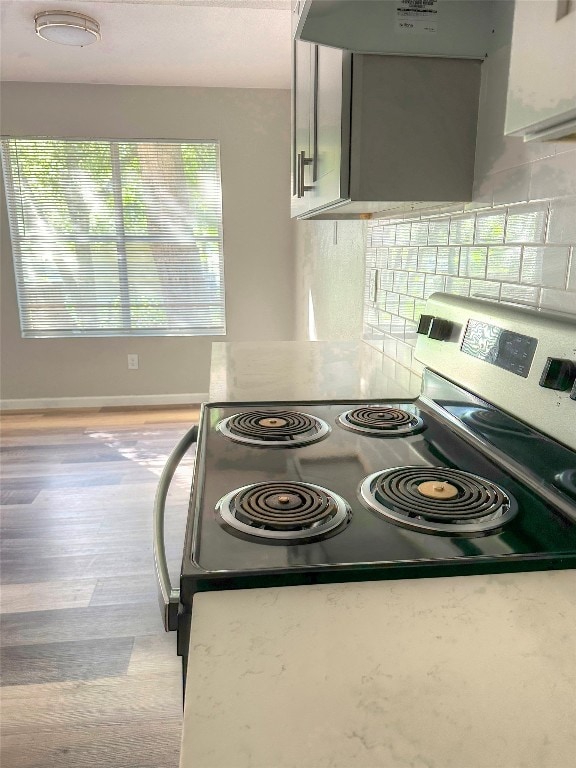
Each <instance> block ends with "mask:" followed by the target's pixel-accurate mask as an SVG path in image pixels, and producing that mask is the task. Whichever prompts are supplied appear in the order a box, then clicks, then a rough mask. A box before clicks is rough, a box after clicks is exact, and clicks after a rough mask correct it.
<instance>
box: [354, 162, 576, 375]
mask: <svg viewBox="0 0 576 768" xmlns="http://www.w3.org/2000/svg"><path fill="white" fill-rule="evenodd" d="M539 162H542V161H539ZM546 167H548V166H546ZM543 168H544V166H542V167H541V169H540V171H539V172H540V173H543V170H542V169H543ZM529 171H530V165H529V164H528V166H527V167H525V168H521V169H517V168H510V169H508V170H505V171H502V172H500V173H495V174H493V175H492V176H493V177H494V178H493V179H492V181H494V180H495V183H494V190H496V191H497V190H498V182H500V181H502V180H503V178H504V176H507V178H508V183H509V184H510V183H512V184H514V183H516V182H517V180H518V179H520V180H523V182H522V183H524V182H525V181H526V173H529ZM526 189H528V187H527V184H526ZM496 191H495V195H494V199H495V200H496V199H497V194H496ZM526 196H527V195H526ZM519 197H520V196H519V195H512V194H511V193H510V192H508V199H507V200H506V199H504V200H503V202H505V203H507V204H506V205H504V206H498V207H494V208H491V207H488V208H486V207H483V201H481V200H480V199H479V198H476V199H475V208H476V209H477V210H475V208H474V207H470V208H468V209H467V210H468V212H467V213H465V214H464V215H463V214H462V210H463V206H462V205H455V206H444V207H442V206H440V207H437V208H435V209H431V210H430V211H428V212H424V213H422V212H420V213H419V214H418V216H419V219H416V218H411V219H410V220H408V219H406V218H405V219H404V220H401V219H398V220H396V221H395V222H393V223H390V221H388V220H385V219H382V220H379V221H378V223H377V225H376V226H372V227H368V229H367V241H366V243H367V247H366V271H367V274H370V270H375V269H378V270H379V294H378V297H377V301H376V304H374V302H370V298H369V285H370V281H369V280H368V281H367V283H366V288H365V313H364V319H365V335H366V338H367V339H369V341H370V343H371V345H372V346H373V347H374V348H375V349H377V350H378V351H380V350H383V351H384V353H385V354H386V355H388V356H390V357H392V358H396V360H398V363H399V367H400V369H402V370H407V368H406V369H405V368H404V367H403V366H406V367H409V366H410V365H411V366H412V368H413V369H414V366H415V365H418V363H417V362H415V361H414V360H413V359H412V349H413V347H414V346H415V344H416V340H417V333H416V328H417V323H418V320H419V318H420V316H421V314H422V313H423V312H424V310H425V306H426V299H427V298H428V297H429V296H430V295H431V294H432V293H436V292H443V291H445V292H447V293H452V294H457V295H462V296H468V295H469V296H472V297H476V298H484V299H491V300H493V301H501V302H506V303H511V304H515V305H518V306H539V307H542V308H544V309H554V310H560V311H563V312H570V313H572V314H574V315H576V245H575V244H576V195H573V196H570V197H563V198H560V199H558V198H555V199H553V200H548V199H545V200H542V201H538V202H531V203H520V204H518V203H517V200H516V198H519ZM472 211H474V212H472ZM416 215H417V214H416V213H414V216H416Z"/></svg>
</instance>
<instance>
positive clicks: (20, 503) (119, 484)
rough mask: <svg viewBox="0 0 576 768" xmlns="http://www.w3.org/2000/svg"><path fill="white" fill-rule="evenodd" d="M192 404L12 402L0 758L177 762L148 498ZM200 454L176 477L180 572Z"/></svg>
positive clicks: (5, 431)
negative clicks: (49, 406)
mask: <svg viewBox="0 0 576 768" xmlns="http://www.w3.org/2000/svg"><path fill="white" fill-rule="evenodd" d="M197 420H198V409H197V408H196V407H194V406H192V407H188V408H158V409H152V408H150V409H117V408H102V409H90V410H78V411H38V412H25V413H14V412H12V413H5V414H3V415H2V416H1V417H0V426H1V428H2V445H1V455H0V466H1V497H0V502H1V507H0V532H1V541H0V556H1V560H0V564H1V567H0V612H1V617H0V640H1V650H0V663H1V667H0V669H1V682H2V687H1V688H0V704H1V711H0V729H1V730H0V737H1V738H0V765H1V766H2V768H4V766H5V767H6V768H88V766H90V768H96V767H97V768H177V766H178V756H179V747H180V729H181V716H182V711H181V696H182V692H181V677H180V660H179V659H178V657H177V655H176V636H175V633H170V634H166V633H165V632H164V630H163V627H162V623H161V618H160V611H159V608H158V603H157V597H156V584H155V579H154V567H153V559H152V517H151V515H152V504H153V498H154V493H155V490H156V485H157V482H158V477H159V475H160V472H161V471H162V467H163V466H164V463H165V461H166V459H167V457H168V454H169V453H170V451H171V450H172V448H173V447H174V446H175V445H176V443H177V442H178V440H179V439H180V437H181V436H182V435H183V434H184V432H185V431H186V430H187V429H188V428H189V427H190V426H191V425H192V424H193V423H195V422H196V421H197ZM192 462H193V458H192V456H191V455H188V456H187V457H186V458H185V460H184V462H183V464H182V465H181V467H180V469H179V470H178V472H177V473H176V476H175V478H174V480H173V483H172V489H171V492H170V496H169V501H168V505H167V510H166V543H167V551H168V555H169V558H170V570H171V573H172V578H173V579H174V580H175V581H176V583H177V577H178V572H179V567H180V558H181V554H182V543H183V540H184V528H185V524H186V515H187V506H188V498H189V493H190V482H191V472H192Z"/></svg>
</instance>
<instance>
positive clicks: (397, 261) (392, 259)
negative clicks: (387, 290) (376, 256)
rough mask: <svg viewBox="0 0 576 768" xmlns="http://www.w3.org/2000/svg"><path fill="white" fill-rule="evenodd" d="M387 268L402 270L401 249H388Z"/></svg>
mask: <svg viewBox="0 0 576 768" xmlns="http://www.w3.org/2000/svg"><path fill="white" fill-rule="evenodd" d="M388 268H389V269H402V248H396V247H395V248H389V249H388Z"/></svg>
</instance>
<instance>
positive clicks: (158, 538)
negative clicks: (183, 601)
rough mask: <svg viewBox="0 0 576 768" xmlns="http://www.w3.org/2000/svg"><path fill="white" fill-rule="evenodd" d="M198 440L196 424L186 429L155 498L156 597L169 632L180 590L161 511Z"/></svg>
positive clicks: (174, 624) (175, 622) (175, 625)
mask: <svg viewBox="0 0 576 768" xmlns="http://www.w3.org/2000/svg"><path fill="white" fill-rule="evenodd" d="M197 440H198V427H197V426H196V425H195V426H193V427H192V428H191V429H189V430H188V432H186V434H185V435H184V437H183V438H182V439H181V440H180V442H179V443H178V445H177V446H176V447H175V448H174V450H173V451H172V453H171V454H170V456H169V457H168V461H167V462H166V465H165V466H164V469H163V470H162V474H161V475H160V481H159V483H158V488H157V489H156V496H155V498H154V565H155V568H156V578H157V581H158V600H159V602H160V611H161V613H162V621H163V622H164V629H165V630H166V632H170V631H172V630H174V629H177V628H178V606H179V604H180V590H179V589H173V588H172V584H171V583H170V574H169V573H168V564H167V562H166V545H165V543H164V512H165V508H166V498H167V497H168V491H169V489H170V483H171V482H172V478H173V477H174V473H175V472H176V469H177V468H178V465H179V464H180V462H181V461H182V459H183V458H184V455H185V454H186V452H187V451H188V449H189V448H190V447H191V446H192V445H194V443H196V442H197Z"/></svg>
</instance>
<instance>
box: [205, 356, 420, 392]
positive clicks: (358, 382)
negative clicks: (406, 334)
mask: <svg viewBox="0 0 576 768" xmlns="http://www.w3.org/2000/svg"><path fill="white" fill-rule="evenodd" d="M421 383H422V382H421V378H420V376H419V375H418V374H417V372H415V371H411V370H409V369H408V368H405V367H404V366H402V365H400V364H399V363H397V362H396V361H394V360H392V359H391V358H388V357H385V356H384V355H382V353H381V352H377V351H376V350H374V349H372V347H370V346H369V345H368V344H366V343H365V342H363V341H274V342H272V341H267V342H215V343H213V344H212V362H211V368H210V401H211V402H234V401H236V402H238V401H245V402H265V401H274V400H294V401H298V400H363V399H366V400H375V399H383V400H384V399H391V400H400V399H410V398H415V397H417V396H418V395H419V394H420V388H421Z"/></svg>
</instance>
